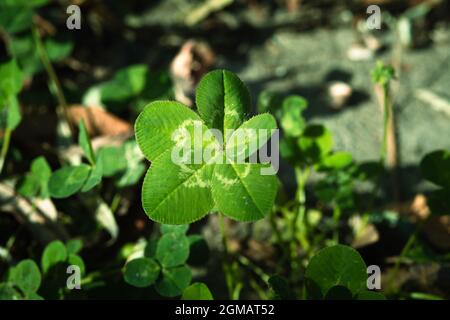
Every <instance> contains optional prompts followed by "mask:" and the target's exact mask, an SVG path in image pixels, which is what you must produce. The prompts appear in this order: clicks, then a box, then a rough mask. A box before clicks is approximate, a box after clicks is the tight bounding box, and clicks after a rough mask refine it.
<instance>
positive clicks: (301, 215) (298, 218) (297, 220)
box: [291, 167, 310, 256]
mask: <svg viewBox="0 0 450 320" xmlns="http://www.w3.org/2000/svg"><path fill="white" fill-rule="evenodd" d="M309 171H310V169H309V168H305V169H304V170H302V169H301V168H300V167H296V168H295V178H296V180H297V195H296V198H297V202H298V210H297V211H296V212H295V214H294V219H293V220H292V225H291V235H292V239H295V238H296V237H297V225H298V224H300V230H299V235H298V236H299V240H300V244H301V245H302V248H303V250H305V251H308V250H309V242H308V239H307V232H308V231H307V225H306V221H305V219H306V205H305V204H306V195H305V186H306V181H307V180H308V177H309ZM294 256H297V255H296V254H294Z"/></svg>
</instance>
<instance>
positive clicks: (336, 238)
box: [333, 205, 342, 243]
mask: <svg viewBox="0 0 450 320" xmlns="http://www.w3.org/2000/svg"><path fill="white" fill-rule="evenodd" d="M341 213H342V211H341V208H339V206H338V205H335V207H334V210H333V222H334V231H333V240H334V242H336V243H339V220H340V218H341Z"/></svg>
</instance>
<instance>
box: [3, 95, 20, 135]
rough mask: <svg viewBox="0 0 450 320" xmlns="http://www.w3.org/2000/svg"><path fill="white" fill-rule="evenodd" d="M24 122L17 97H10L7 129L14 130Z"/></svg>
mask: <svg viewBox="0 0 450 320" xmlns="http://www.w3.org/2000/svg"><path fill="white" fill-rule="evenodd" d="M21 120H22V115H21V113H20V107H19V101H18V100H17V97H16V96H13V95H11V96H10V97H9V104H8V117H7V118H6V127H7V128H9V129H11V130H14V129H15V128H16V127H17V126H18V125H19V123H20V121H21Z"/></svg>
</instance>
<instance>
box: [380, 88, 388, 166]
mask: <svg viewBox="0 0 450 320" xmlns="http://www.w3.org/2000/svg"><path fill="white" fill-rule="evenodd" d="M382 90H383V110H384V121H383V143H382V145H381V151H380V158H381V159H380V161H381V164H382V165H383V166H384V164H385V161H386V154H387V144H388V131H389V121H390V110H389V82H388V83H387V84H385V85H383V86H382Z"/></svg>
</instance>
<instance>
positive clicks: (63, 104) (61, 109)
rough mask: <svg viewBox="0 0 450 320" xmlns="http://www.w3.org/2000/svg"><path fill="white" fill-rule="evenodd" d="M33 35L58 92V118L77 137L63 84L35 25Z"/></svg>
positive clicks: (40, 55)
mask: <svg viewBox="0 0 450 320" xmlns="http://www.w3.org/2000/svg"><path fill="white" fill-rule="evenodd" d="M32 33H33V38H34V41H35V42H36V47H37V51H38V54H39V58H40V59H41V62H42V64H43V65H44V68H45V71H46V72H47V75H48V77H49V79H50V83H52V84H53V86H54V88H55V90H56V99H57V100H58V108H57V114H58V117H60V121H61V120H62V119H65V121H66V122H67V125H68V126H69V128H70V131H71V133H72V137H75V135H74V134H75V130H74V128H73V126H72V125H71V122H70V121H69V114H68V106H67V101H66V98H65V96H64V93H63V90H62V86H61V83H60V82H59V79H58V77H57V75H56V72H55V69H54V68H53V66H52V63H51V62H50V59H49V57H48V54H47V51H46V50H45V46H44V44H43V43H42V39H41V36H40V35H39V31H38V29H37V27H36V26H35V25H34V24H33V26H32Z"/></svg>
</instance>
